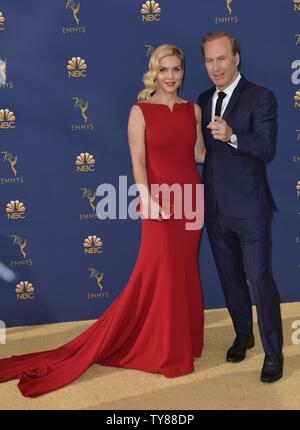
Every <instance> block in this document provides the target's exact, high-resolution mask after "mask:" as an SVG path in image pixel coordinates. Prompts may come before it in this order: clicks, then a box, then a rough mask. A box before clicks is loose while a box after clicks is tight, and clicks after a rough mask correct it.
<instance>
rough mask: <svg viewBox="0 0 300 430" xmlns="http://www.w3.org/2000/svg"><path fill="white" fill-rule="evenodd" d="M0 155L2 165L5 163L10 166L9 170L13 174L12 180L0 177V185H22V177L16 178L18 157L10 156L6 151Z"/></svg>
mask: <svg viewBox="0 0 300 430" xmlns="http://www.w3.org/2000/svg"><path fill="white" fill-rule="evenodd" d="M1 154H3V163H5V162H6V161H7V163H6V164H7V165H8V164H9V165H10V169H11V171H12V172H13V175H14V177H13V178H1V177H0V183H1V184H22V183H23V182H24V178H23V177H17V169H16V164H17V160H18V157H17V156H16V155H12V154H11V153H10V152H8V151H2V152H1Z"/></svg>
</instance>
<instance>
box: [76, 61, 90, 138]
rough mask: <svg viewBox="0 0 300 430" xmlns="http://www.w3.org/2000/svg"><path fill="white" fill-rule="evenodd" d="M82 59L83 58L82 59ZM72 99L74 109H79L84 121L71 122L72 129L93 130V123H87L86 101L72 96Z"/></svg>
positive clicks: (87, 104)
mask: <svg viewBox="0 0 300 430" xmlns="http://www.w3.org/2000/svg"><path fill="white" fill-rule="evenodd" d="M83 61H84V60H83ZM72 100H74V109H80V111H81V116H82V118H83V121H84V123H81V124H71V129H72V131H88V130H94V129H95V127H94V124H93V123H89V124H87V121H88V117H87V109H88V106H89V102H88V101H84V100H82V99H80V98H79V97H73V99H72Z"/></svg>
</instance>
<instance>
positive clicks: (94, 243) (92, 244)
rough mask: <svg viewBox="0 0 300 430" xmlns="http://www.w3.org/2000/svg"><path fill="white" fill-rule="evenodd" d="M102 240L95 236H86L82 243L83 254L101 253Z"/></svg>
mask: <svg viewBox="0 0 300 430" xmlns="http://www.w3.org/2000/svg"><path fill="white" fill-rule="evenodd" d="M102 246H103V243H102V240H101V239H100V237H97V236H96V235H93V236H88V237H87V238H86V239H85V240H84V243H83V247H84V253H85V254H100V253H101V252H102Z"/></svg>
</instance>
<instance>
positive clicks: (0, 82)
mask: <svg viewBox="0 0 300 430" xmlns="http://www.w3.org/2000/svg"><path fill="white" fill-rule="evenodd" d="M6 66H7V60H3V59H2V58H0V88H1V89H3V88H14V83H13V82H8V81H7V74H6Z"/></svg>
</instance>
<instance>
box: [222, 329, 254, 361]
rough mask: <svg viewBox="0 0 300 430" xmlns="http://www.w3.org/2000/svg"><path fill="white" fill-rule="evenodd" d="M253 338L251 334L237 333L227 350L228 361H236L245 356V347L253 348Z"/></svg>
mask: <svg viewBox="0 0 300 430" xmlns="http://www.w3.org/2000/svg"><path fill="white" fill-rule="evenodd" d="M254 345H255V339H254V335H253V334H250V335H248V334H238V335H237V336H236V338H235V340H234V342H233V345H232V347H231V348H229V349H228V351H227V356H226V360H227V361H229V362H230V363H238V362H239V361H242V360H244V358H245V357H246V351H247V349H251V348H253V347H254Z"/></svg>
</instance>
